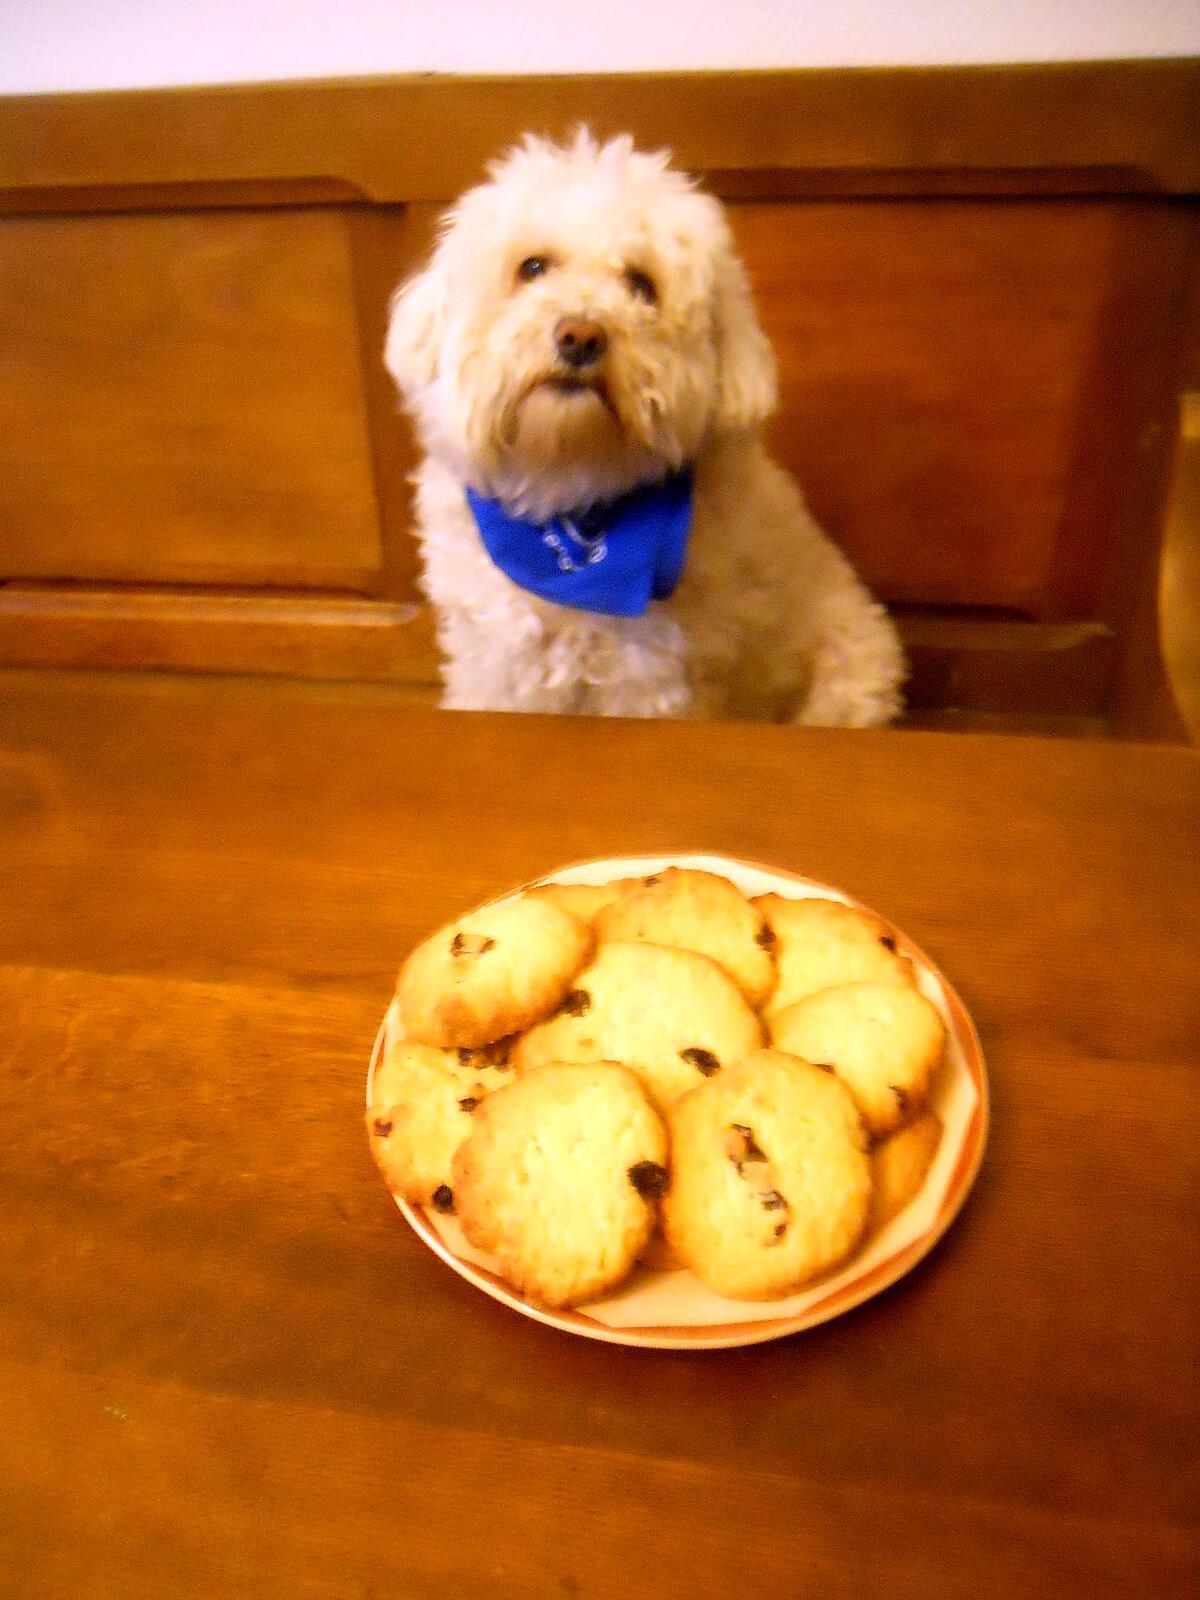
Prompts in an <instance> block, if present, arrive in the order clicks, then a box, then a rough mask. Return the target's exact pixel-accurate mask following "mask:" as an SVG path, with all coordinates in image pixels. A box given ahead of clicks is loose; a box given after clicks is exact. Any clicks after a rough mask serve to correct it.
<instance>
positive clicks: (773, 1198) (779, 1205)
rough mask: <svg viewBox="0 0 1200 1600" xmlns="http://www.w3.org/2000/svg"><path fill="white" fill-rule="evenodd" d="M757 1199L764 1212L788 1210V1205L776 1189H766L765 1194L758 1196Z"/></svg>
mask: <svg viewBox="0 0 1200 1600" xmlns="http://www.w3.org/2000/svg"><path fill="white" fill-rule="evenodd" d="M758 1198H759V1201H760V1202H761V1204H762V1208H763V1210H764V1211H786V1210H787V1209H788V1203H787V1201H786V1200H785V1199H784V1198H783V1196H782V1195H781V1194H780V1192H779V1190H778V1189H768V1190H767V1192H766V1193H765V1194H760V1195H759V1197H758Z"/></svg>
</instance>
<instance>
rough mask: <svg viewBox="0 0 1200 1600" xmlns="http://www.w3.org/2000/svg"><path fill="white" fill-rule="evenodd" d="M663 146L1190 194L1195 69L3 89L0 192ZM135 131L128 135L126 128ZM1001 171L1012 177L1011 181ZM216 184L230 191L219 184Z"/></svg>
mask: <svg viewBox="0 0 1200 1600" xmlns="http://www.w3.org/2000/svg"><path fill="white" fill-rule="evenodd" d="M584 119H586V120H588V121H590V122H592V123H593V124H594V125H595V126H596V128H597V129H598V130H599V131H600V132H602V133H620V132H624V131H627V130H628V131H631V132H633V133H634V134H635V135H636V136H637V137H638V139H639V140H641V141H642V142H643V143H647V144H654V145H671V146H673V147H674V148H675V149H676V151H677V152H678V154H679V157H680V160H681V161H682V162H683V163H684V165H686V166H688V167H689V168H692V169H694V170H704V171H713V170H717V169H727V170H728V169H731V170H735V171H745V170H750V171H761V170H763V169H770V168H776V169H780V170H788V169H791V170H799V171H803V172H804V173H806V174H808V175H809V178H810V180H811V181H812V183H813V186H814V188H815V189H816V191H817V192H822V191H824V190H827V189H828V188H829V186H830V184H831V183H833V184H835V185H836V186H839V187H840V188H841V190H842V192H845V193H872V192H879V186H880V183H881V180H882V181H883V183H884V185H885V190H886V188H888V187H891V186H892V185H893V184H894V182H895V180H896V177H897V175H898V174H905V173H908V174H911V173H920V174H923V175H927V176H928V177H929V179H930V181H931V182H934V183H936V184H939V185H941V186H947V185H948V186H950V187H953V188H957V189H958V190H959V191H960V192H963V193H968V194H969V193H972V192H976V191H977V190H978V189H979V187H980V185H981V184H982V185H983V190H984V192H987V191H988V190H990V189H992V188H994V187H995V183H996V175H997V173H1001V172H1003V173H1008V174H1016V175H1018V176H1019V175H1021V174H1025V175H1026V179H1025V181H1026V183H1027V185H1028V186H1029V187H1030V188H1032V190H1033V192H1035V193H1041V192H1047V191H1049V192H1058V193H1071V192H1078V187H1079V185H1080V184H1081V183H1082V184H1083V186H1084V187H1085V189H1086V188H1094V187H1095V183H1096V182H1097V181H1098V180H1102V181H1103V182H1105V183H1106V184H1107V185H1108V186H1109V187H1110V189H1112V190H1113V191H1114V192H1119V191H1122V190H1123V191H1128V192H1132V193H1155V192H1161V191H1164V190H1165V191H1169V192H1175V193H1195V192H1197V190H1198V189H1200V144H1198V143H1197V140H1196V137H1195V130H1196V128H1197V126H1200V63H1197V62H1195V61H1132V62H1112V61H1106V62H1083V63H1049V64H1045V65H1037V66H998V67H932V68H931V67H918V68H901V69H896V68H890V69H882V70H853V71H848V70H835V71H805V72H704V73H677V74H676V73H645V74H631V75H613V76H603V77H588V76H586V75H581V76H578V77H575V76H571V77H565V76H564V77H557V78H542V77H537V78H487V77H462V78H452V79H447V78H439V77H435V76H433V75H432V74H431V75H429V76H425V77H413V78H396V79H391V80H388V79H384V80H376V81H373V82H372V81H351V82H341V83H296V84H273V85H265V86H263V85H246V84H238V85H233V86H230V87H227V88H219V89H205V90H203V91H197V90H194V89H184V90H166V91H161V90H160V91H152V92H136V93H124V94H89V95H48V96H38V97H28V96H27V97H13V98H9V99H6V100H0V191H4V190H7V191H8V193H7V195H6V196H5V198H4V201H3V203H4V204H6V205H9V206H25V205H30V206H34V207H38V206H45V205H47V204H59V203H61V202H60V200H59V198H58V193H57V192H61V191H62V190H63V189H77V190H78V189H88V190H93V191H96V190H99V191H102V192H103V195H104V198H103V199H102V201H101V203H107V204H120V203H122V202H123V201H124V203H128V192H129V186H131V185H134V186H137V187H138V189H139V191H140V192H141V193H142V194H144V192H145V188H146V186H159V187H161V188H162V189H163V198H164V201H165V202H166V203H169V204H178V196H179V193H180V185H186V184H189V183H191V184H205V185H209V184H220V185H235V186H239V189H240V192H241V193H243V194H244V193H245V192H247V191H246V188H245V186H246V185H251V186H253V187H252V190H251V192H253V193H255V194H258V195H261V194H263V193H265V192H270V191H273V192H274V193H275V195H276V197H277V198H286V197H287V196H289V195H294V194H295V189H294V185H295V184H296V183H297V182H303V183H305V184H308V185H311V184H312V183H313V181H314V180H320V181H321V185H322V188H321V192H322V193H324V194H326V195H329V194H333V195H338V194H343V193H346V194H348V193H350V192H357V193H358V194H360V195H363V196H367V197H369V198H371V199H373V200H379V201H403V200H415V199H422V200H430V199H432V200H437V199H441V198H442V197H444V196H445V195H448V194H454V193H456V192H457V191H458V190H459V189H460V188H462V187H463V185H464V184H466V183H468V182H470V181H472V180H473V179H474V178H475V177H476V176H477V174H478V173H479V171H480V169H481V167H482V165H483V163H484V162H485V161H487V160H488V159H489V158H490V157H491V156H493V155H494V154H495V152H496V150H497V149H498V148H499V147H500V146H502V145H504V144H507V143H509V142H511V141H512V140H513V139H515V138H518V137H519V136H520V135H521V134H522V133H524V132H525V131H526V130H528V129H530V128H533V129H537V130H547V131H550V132H557V133H562V132H565V131H567V130H568V129H569V128H571V127H572V126H574V125H575V124H576V123H578V122H579V121H580V120H584ZM131 128H136V129H137V137H135V138H131V137H130V129H131ZM1009 181H1010V182H1011V179H1010V180H1009ZM224 192H226V193H228V190H226V191H224Z"/></svg>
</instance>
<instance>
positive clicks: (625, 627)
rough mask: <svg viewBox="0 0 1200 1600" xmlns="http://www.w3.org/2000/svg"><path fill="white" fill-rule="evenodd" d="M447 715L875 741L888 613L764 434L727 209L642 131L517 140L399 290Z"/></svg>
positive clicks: (760, 340)
mask: <svg viewBox="0 0 1200 1600" xmlns="http://www.w3.org/2000/svg"><path fill="white" fill-rule="evenodd" d="M386 361H387V366H388V368H389V370H390V372H391V373H392V375H393V377H394V378H395V380H396V382H397V384H398V386H399V388H400V391H401V393H402V395H403V397H404V399H405V401H406V403H407V405H408V407H409V409H410V410H411V412H412V414H413V416H414V418H415V421H416V424H417V427H418V431H419V435H420V440H421V444H422V446H423V449H424V460H423V462H422V465H421V467H420V470H419V472H418V475H417V520H418V533H419V538H420V543H421V553H422V559H423V565H424V575H423V584H424V588H425V591H426V593H427V594H428V596H429V599H430V600H431V601H432V603H433V606H434V610H435V613H436V616H437V627H438V642H439V645H440V647H441V650H442V653H443V656H444V658H445V667H444V679H445V693H444V697H443V703H444V704H445V705H447V706H451V707H458V708H463V709H488V710H510V711H514V710H515V711H567V712H584V713H591V714H599V715H611V716H634V717H638V716H688V715H693V716H727V717H753V718H766V719H771V720H776V721H781V720H793V721H796V722H801V723H807V724H818V725H840V726H851V727H866V726H870V725H872V724H875V723H881V722H885V721H887V719H888V718H889V717H891V716H893V715H894V714H895V712H896V711H897V710H898V708H899V703H900V702H899V684H900V682H901V679H902V677H903V658H902V654H901V651H900V646H899V643H898V641H897V638H896V634H895V631H894V629H893V627H892V625H891V623H890V622H889V620H888V619H887V617H886V615H885V614H884V612H883V611H882V609H881V608H880V607H879V606H878V605H877V604H876V603H875V602H874V601H872V599H871V598H870V596H869V595H868V594H867V593H866V591H865V590H864V589H863V587H862V585H861V584H860V583H859V582H858V580H857V578H856V577H855V576H854V573H853V572H852V570H851V568H850V566H849V564H848V562H847V561H846V559H845V558H844V556H842V554H841V553H840V552H839V551H838V550H837V549H836V548H835V547H834V546H833V545H832V544H831V543H830V542H829V540H828V539H827V538H826V537H825V535H824V534H823V533H822V532H821V531H820V529H819V528H818V527H817V525H816V524H815V522H814V521H813V519H812V517H811V516H810V515H809V512H808V511H807V509H806V507H805V505H804V502H803V499H802V498H801V495H800V492H799V489H798V488H797V486H796V484H795V483H794V481H793V480H792V479H791V477H789V475H788V474H787V473H786V472H784V471H783V470H782V469H781V468H780V467H778V466H777V465H775V463H774V462H772V461H771V460H770V459H769V458H768V457H767V455H766V453H765V451H764V449H763V445H762V442H761V439H760V436H759V435H760V429H761V427H762V424H763V423H764V422H765V420H766V419H767V418H768V417H769V416H770V414H771V412H772V410H773V409H774V407H775V404H776V396H777V389H776V378H775V364H774V359H773V356H772V353H771V349H770V346H769V345H768V343H767V340H766V338H765V336H764V334H763V332H762V329H761V328H760V326H759V324H758V321H757V318H756V316H755V312H754V307H753V304H752V301H751V296H750V288H749V284H748V281H747V277H746V273H745V269H744V268H743V266H742V264H741V262H740V261H739V259H738V257H737V255H736V253H735V250H734V246H733V241H732V237H731V234H730V231H729V227H728V224H727V222H726V220H725V216H724V213H723V211H722V209H721V207H720V205H719V204H718V202H717V201H716V200H714V199H712V198H710V197H709V196H707V195H704V194H701V193H699V192H697V190H696V189H695V188H694V186H693V184H692V182H691V181H690V180H689V179H688V178H686V177H684V176H683V175H682V174H680V173H678V172H676V171H674V170H672V169H671V168H670V166H669V165H668V157H667V156H666V155H662V154H657V155H648V154H643V153H639V152H637V151H635V149H634V147H633V143H632V141H631V140H630V139H628V138H621V139H617V140H615V141H613V142H612V143H610V144H606V145H603V146H600V145H598V144H597V143H596V142H595V140H594V139H593V138H592V137H591V135H590V134H588V133H587V132H586V131H583V132H581V133H580V134H579V135H578V137H577V138H576V139H575V141H574V142H573V143H572V144H570V145H569V146H567V147H559V146H557V145H552V144H549V143H546V142H544V141H542V140H539V139H534V138H529V139H526V140H525V142H524V143H523V144H522V145H521V146H520V147H519V148H518V149H516V150H514V151H512V152H511V153H509V154H508V155H507V156H505V157H504V158H503V159H502V160H501V161H499V162H497V163H496V164H495V165H494V166H493V167H491V168H490V169H489V180H488V181H487V182H486V183H484V184H482V185H481V186H480V187H478V188H476V189H472V190H471V191H470V192H469V193H468V194H466V195H465V196H464V197H463V198H462V199H461V200H460V201H459V202H458V204H457V205H456V206H455V207H454V209H453V210H452V211H451V212H450V213H449V214H448V216H447V217H446V218H444V219H443V224H442V230H441V233H440V237H439V241H438V243H437V246H436V248H435V250H434V253H433V256H432V259H431V261H430V262H429V264H428V265H427V266H426V267H425V269H424V270H423V271H421V272H420V273H418V274H417V275H416V276H415V277H413V278H411V279H409V280H408V281H407V282H406V283H404V284H402V285H401V286H400V288H399V289H398V290H397V292H396V295H395V297H394V300H393V303H392V309H391V323H390V328H389V333H388V340H387V350H386Z"/></svg>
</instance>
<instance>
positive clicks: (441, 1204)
mask: <svg viewBox="0 0 1200 1600" xmlns="http://www.w3.org/2000/svg"><path fill="white" fill-rule="evenodd" d="M433 1209H434V1210H435V1211H440V1212H441V1213H442V1215H443V1216H445V1215H446V1213H447V1212H448V1211H453V1210H454V1190H453V1189H452V1188H451V1187H450V1185H449V1184H448V1183H440V1184H439V1185H438V1186H437V1188H436V1189H435V1190H434V1191H433Z"/></svg>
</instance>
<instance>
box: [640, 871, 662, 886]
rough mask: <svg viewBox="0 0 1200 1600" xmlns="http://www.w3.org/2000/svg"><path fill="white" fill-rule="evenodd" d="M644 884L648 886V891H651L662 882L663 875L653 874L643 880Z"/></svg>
mask: <svg viewBox="0 0 1200 1600" xmlns="http://www.w3.org/2000/svg"><path fill="white" fill-rule="evenodd" d="M642 882H643V883H644V884H645V885H646V887H647V889H649V888H651V887H652V886H653V885H654V884H656V883H661V882H662V874H661V873H659V872H652V873H651V874H650V876H649V877H648V878H643V879H642Z"/></svg>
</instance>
